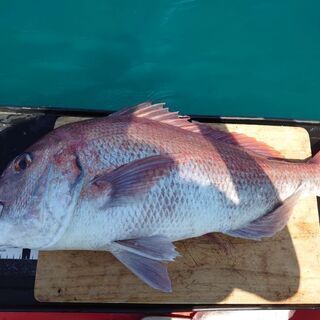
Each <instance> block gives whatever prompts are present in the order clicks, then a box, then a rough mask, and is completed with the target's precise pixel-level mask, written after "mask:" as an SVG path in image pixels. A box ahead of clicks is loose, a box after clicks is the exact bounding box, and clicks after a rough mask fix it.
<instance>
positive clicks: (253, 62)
mask: <svg viewBox="0 0 320 320" xmlns="http://www.w3.org/2000/svg"><path fill="white" fill-rule="evenodd" d="M0 41H1V42H0V43H1V44H0V49H1V50H0V103H1V104H14V105H50V106H54V107H59V106H69V107H75V108H78V107H81V108H82V107H83V108H85V107H90V108H93V109H118V108H120V107H122V106H125V105H132V104H135V103H138V102H141V101H144V100H150V99H151V100H154V101H166V102H168V103H169V104H170V105H171V106H173V109H176V110H180V111H181V112H182V113H191V114H211V115H223V116H259V117H286V118H295V119H310V120H320V90H319V88H320V1H318V0H314V1H311V0H306V1H301V0H277V1H275V0H263V1H262V0H260V1H259V0H252V1H251V0H250V1H249V0H242V1H237V0H229V1H223V0H198V1H196V0H127V1H124V0H121V1H120V0H114V1H111V0H109V1H106V0H101V1H98V0H95V1H89V0H87V1H79V0H78V1H75V0H74V1H71V0H69V1H67V0H61V1H57V0H55V1H43V0H42V1H34V0H33V1H31V0H29V1H14V0H8V1H3V0H0Z"/></svg>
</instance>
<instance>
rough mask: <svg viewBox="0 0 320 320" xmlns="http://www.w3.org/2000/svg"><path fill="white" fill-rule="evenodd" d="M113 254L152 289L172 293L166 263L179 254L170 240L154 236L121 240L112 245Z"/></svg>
mask: <svg viewBox="0 0 320 320" xmlns="http://www.w3.org/2000/svg"><path fill="white" fill-rule="evenodd" d="M111 252H112V253H113V255H114V256H115V257H116V258H117V259H118V260H119V261H121V262H122V263H123V264H124V265H125V266H126V267H127V268H128V269H129V270H131V271H132V272H133V273H134V274H135V275H136V276H137V277H138V278H140V279H141V280H142V281H144V282H145V283H146V284H148V285H149V286H150V287H152V288H155V289H158V290H161V291H164V292H171V281H170V278H169V275H168V271H167V265H166V263H165V261H173V260H174V258H175V257H176V256H177V255H178V253H177V252H176V251H175V247H174V245H173V244H172V243H171V242H170V240H169V239H168V238H166V237H163V236H153V237H146V238H141V239H130V240H120V241H116V242H114V243H113V244H112V245H111Z"/></svg>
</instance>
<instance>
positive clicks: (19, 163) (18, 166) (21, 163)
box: [14, 153, 32, 172]
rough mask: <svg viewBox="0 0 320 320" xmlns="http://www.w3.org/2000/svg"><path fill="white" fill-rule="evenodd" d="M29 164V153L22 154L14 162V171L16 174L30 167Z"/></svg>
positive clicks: (30, 161)
mask: <svg viewBox="0 0 320 320" xmlns="http://www.w3.org/2000/svg"><path fill="white" fill-rule="evenodd" d="M31 163H32V157H31V155H30V153H23V154H21V155H20V156H18V157H17V158H16V159H15V160H14V169H15V171H16V172H20V171H22V170H25V169H27V168H28V167H30V165H31Z"/></svg>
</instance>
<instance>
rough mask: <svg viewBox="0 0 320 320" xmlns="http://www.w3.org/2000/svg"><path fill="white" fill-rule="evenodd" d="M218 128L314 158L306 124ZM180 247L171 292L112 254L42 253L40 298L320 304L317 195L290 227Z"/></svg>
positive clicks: (210, 238) (299, 210)
mask: <svg viewBox="0 0 320 320" xmlns="http://www.w3.org/2000/svg"><path fill="white" fill-rule="evenodd" d="M71 120H72V121H73V120H74V119H71ZM62 122H68V120H65V119H64V121H62ZM62 122H61V121H60V122H59V123H60V124H61V123H62ZM214 126H217V127H219V128H221V129H223V130H230V131H237V132H242V133H246V134H248V135H250V136H254V137H256V138H257V139H259V140H261V141H264V142H266V143H268V144H270V145H271V146H273V147H274V148H275V149H277V150H279V151H281V152H282V154H283V155H284V156H286V157H287V158H290V159H305V158H308V157H309V156H310V142H309V136H308V133H307V132H306V131H305V130H304V129H303V128H294V127H280V126H260V125H233V124H230V125H224V124H220V125H214ZM213 214H215V213H213ZM176 246H177V249H178V251H179V252H180V253H181V254H182V257H180V258H178V259H177V260H176V261H175V262H173V263H170V264H169V273H170V276H171V279H172V283H173V292H172V293H170V294H168V293H161V292H159V291H156V290H154V289H151V288H149V287H148V286H147V285H145V284H144V283H142V282H141V281H140V280H139V279H137V278H136V277H135V276H134V275H133V274H132V273H131V272H130V271H128V270H127V269H126V268H125V267H124V266H123V265H122V264H121V263H119V262H118V261H117V260H116V259H115V258H114V257H113V256H112V255H111V254H109V253H108V252H81V251H69V252H67V251H64V252H41V253H40V256H39V261H38V269H37V275H36V282H35V297H36V299H37V300H39V301H43V302H107V303H153V304H155V303H159V304H160V303H161V304H162V303H165V304H201V305H204V304H205V305H208V304H210V305H211V304H252V305H261V304H292V305H294V304H317V303H319V302H320V296H319V292H320V230H319V218H318V210H317V202H316V197H314V196H312V197H309V198H305V199H302V200H301V201H300V202H299V204H298V205H297V206H296V208H295V210H294V214H293V216H292V218H291V219H290V222H289V224H288V226H287V227H286V228H285V229H284V230H283V231H282V232H280V233H278V234H277V235H276V236H274V237H272V238H269V239H265V240H263V241H249V240H241V239H236V238H231V237H227V236H223V235H219V236H218V237H215V236H208V235H207V236H203V237H199V238H195V239H189V240H186V241H180V242H177V243H176Z"/></svg>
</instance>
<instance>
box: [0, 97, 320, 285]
mask: <svg viewBox="0 0 320 320" xmlns="http://www.w3.org/2000/svg"><path fill="white" fill-rule="evenodd" d="M275 156H277V154H276V152H274V151H273V150H272V149H271V148H268V147H267V146H266V145H263V144H261V143H258V142H257V141H255V140H254V139H250V138H248V137H246V136H243V135H236V134H233V135H231V134H228V133H223V132H221V131H219V130H214V129H211V128H209V127H207V126H205V125H203V124H192V123H190V122H188V121H187V119H185V118H179V117H178V116H177V115H176V114H175V113H170V112H168V111H167V110H166V109H164V108H163V105H162V104H158V105H151V104H148V103H145V104H142V105H139V106H137V107H134V108H129V109H125V110H124V111H120V112H117V113H115V114H113V115H111V116H109V117H106V118H101V119H93V120H86V121H81V122H78V123H74V124H69V125H66V126H63V127H60V128H58V129H56V130H54V131H53V132H51V133H49V134H48V135H47V136H45V137H44V138H42V139H41V140H40V141H39V142H37V143H36V144H34V145H33V146H31V147H30V148H29V149H28V150H27V151H26V153H24V154H22V155H20V156H19V157H17V159H15V160H14V161H13V162H12V163H11V164H10V165H9V167H8V168H7V169H6V170H5V172H4V173H3V175H2V177H1V178H0V195H3V196H2V198H0V201H1V203H2V204H3V210H2V211H3V212H2V216H3V229H4V230H5V232H4V235H3V238H5V239H3V240H4V241H3V242H4V245H11V246H24V247H25V246H28V247H30V248H37V249H46V250H69V249H79V250H109V251H111V252H112V253H113V254H114V255H115V256H116V257H117V258H118V259H119V260H120V261H121V262H123V263H124V264H125V265H126V266H127V267H128V268H129V269H130V270H132V271H133V272H134V273H135V274H136V275H137V276H139V277H140V278H141V279H142V280H144V281H145V282H146V283H148V284H149V285H151V286H152V287H154V288H157V289H161V290H163V291H170V290H171V285H170V280H169V278H168V275H167V273H166V268H165V265H164V264H163V261H171V260H174V258H175V257H176V256H177V253H176V252H175V250H174V246H173V245H172V242H174V241H178V240H182V239H187V238H192V237H197V236H201V235H203V234H206V233H210V232H222V233H225V234H229V235H232V236H237V237H244V238H249V239H260V238H262V237H267V236H272V235H273V234H274V233H275V232H277V231H279V230H281V229H282V228H283V227H284V226H285V224H286V223H287V221H288V219H289V216H290V213H291V209H292V207H293V206H294V204H295V203H296V201H297V199H299V197H301V196H302V195H305V194H310V193H311V194H312V193H313V194H318V189H319V179H318V175H317V171H318V168H319V165H318V159H317V158H315V159H314V160H311V161H310V162H308V163H293V162H287V161H284V160H279V159H275ZM12 190H17V191H18V194H17V193H16V192H12ZM17 230H18V232H19V235H18V236H17ZM150 270H152V272H150Z"/></svg>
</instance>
